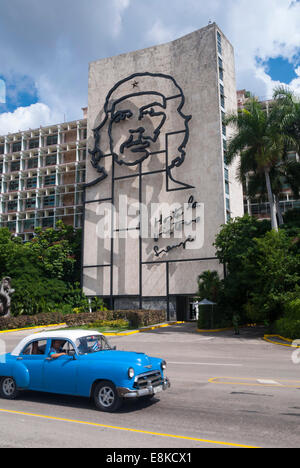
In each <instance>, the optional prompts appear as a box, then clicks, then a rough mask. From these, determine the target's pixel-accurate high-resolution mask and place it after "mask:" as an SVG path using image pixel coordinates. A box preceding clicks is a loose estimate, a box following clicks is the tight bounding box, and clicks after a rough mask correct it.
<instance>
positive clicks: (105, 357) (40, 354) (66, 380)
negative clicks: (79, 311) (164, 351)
mask: <svg viewBox="0 0 300 468" xmlns="http://www.w3.org/2000/svg"><path fill="white" fill-rule="evenodd" d="M165 369H166V362H165V361H163V360H162V359H158V358H154V357H150V356H147V355H146V354H144V353H136V352H127V351H117V350H116V348H115V347H111V346H110V345H109V343H108V341H107V339H106V337H105V336H104V335H102V334H101V333H99V332H96V331H86V330H65V331H64V330H59V331H51V332H44V333H38V334H34V335H30V336H28V337H26V338H24V339H23V340H22V341H21V342H20V343H19V344H18V345H17V347H16V348H15V349H14V350H13V351H12V353H8V354H5V355H2V356H0V396H1V397H2V398H6V399H15V398H16V397H17V396H18V394H19V392H20V391H21V390H37V391H42V392H51V393H58V394H65V395H78V396H84V397H92V398H93V400H94V402H95V405H96V407H97V408H98V409H99V410H102V411H108V412H111V411H116V410H117V409H118V408H120V406H121V404H122V402H123V401H124V399H125V398H136V397H146V398H152V397H153V396H154V395H156V394H158V393H159V392H161V391H162V390H166V389H167V388H169V386H170V382H169V380H168V379H167V377H165V375H164V373H165Z"/></svg>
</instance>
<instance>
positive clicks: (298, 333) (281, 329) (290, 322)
mask: <svg viewBox="0 0 300 468" xmlns="http://www.w3.org/2000/svg"><path fill="white" fill-rule="evenodd" d="M273 331H274V333H277V334H278V335H281V336H284V337H285V338H290V339H292V340H295V339H297V338H300V299H294V300H291V301H288V302H286V304H285V305H284V316H283V317H282V318H280V319H279V320H276V322H275V324H274V326H273Z"/></svg>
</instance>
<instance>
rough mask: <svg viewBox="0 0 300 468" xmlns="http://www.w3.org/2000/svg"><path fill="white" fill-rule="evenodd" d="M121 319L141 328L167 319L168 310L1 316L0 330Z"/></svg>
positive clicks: (131, 325)
mask: <svg viewBox="0 0 300 468" xmlns="http://www.w3.org/2000/svg"><path fill="white" fill-rule="evenodd" d="M120 319H122V320H126V322H128V323H129V326H130V328H140V327H143V326H147V325H153V324H156V323H161V322H164V321H165V320H166V312H165V311H164V310H114V311H111V310H107V311H106V310H102V311H98V312H93V313H83V314H74V313H72V314H66V315H65V314H64V313H62V312H59V311H55V312H51V313H45V314H37V315H20V316H19V317H10V318H0V330H9V329H16V328H27V327H35V326H43V325H52V324H57V323H66V324H67V325H68V326H70V327H80V326H82V325H89V324H90V323H95V322H98V321H103V320H105V321H107V320H109V321H112V320H120Z"/></svg>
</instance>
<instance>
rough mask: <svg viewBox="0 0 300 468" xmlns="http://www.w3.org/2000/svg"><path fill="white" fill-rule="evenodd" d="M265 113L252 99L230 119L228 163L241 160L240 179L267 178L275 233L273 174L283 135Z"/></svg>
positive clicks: (229, 116)
mask: <svg viewBox="0 0 300 468" xmlns="http://www.w3.org/2000/svg"><path fill="white" fill-rule="evenodd" d="M274 117H275V116H274V114H273V113H272V111H271V112H270V113H268V112H266V111H264V110H263V108H262V105H261V104H260V103H259V102H258V100H257V99H256V98H254V97H252V96H251V97H250V99H249V101H248V102H247V103H246V105H245V108H244V109H242V110H240V111H239V112H238V114H231V115H228V116H227V117H226V119H225V124H226V125H230V124H231V125H233V126H234V127H235V129H236V133H235V135H234V136H233V137H232V138H231V139H230V140H229V144H228V151H227V155H226V156H227V162H228V164H231V163H232V162H233V160H234V159H235V158H236V157H237V156H240V163H239V179H240V180H241V181H242V180H244V178H245V175H246V174H249V173H251V172H254V173H256V174H260V175H263V176H264V178H265V183H266V189H267V194H268V201H269V204H270V212H271V225H272V229H275V230H278V224H277V219H276V204H275V200H274V195H273V192H272V186H271V180H270V171H271V169H272V168H273V167H274V166H275V165H276V164H278V162H279V161H280V160H281V156H282V154H283V150H284V141H283V138H282V134H281V133H280V132H279V131H278V127H279V125H278V120H276V119H275V118H274Z"/></svg>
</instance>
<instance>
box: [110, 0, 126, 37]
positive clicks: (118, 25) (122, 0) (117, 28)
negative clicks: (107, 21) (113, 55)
mask: <svg viewBox="0 0 300 468" xmlns="http://www.w3.org/2000/svg"><path fill="white" fill-rule="evenodd" d="M129 5H130V0H114V6H115V10H116V11H115V19H114V24H113V27H112V32H113V35H114V36H115V37H117V36H119V34H120V32H121V29H122V15H123V13H124V11H125V10H126V9H127V8H128V7H129Z"/></svg>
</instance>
